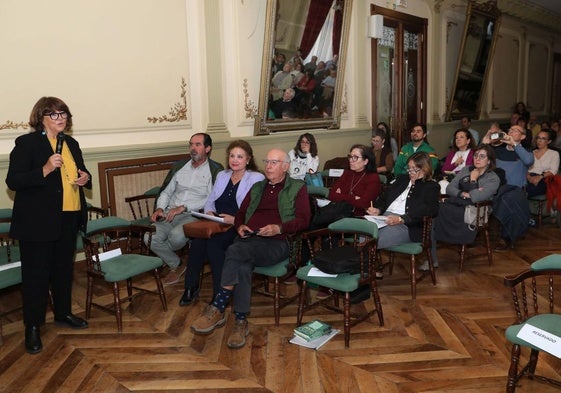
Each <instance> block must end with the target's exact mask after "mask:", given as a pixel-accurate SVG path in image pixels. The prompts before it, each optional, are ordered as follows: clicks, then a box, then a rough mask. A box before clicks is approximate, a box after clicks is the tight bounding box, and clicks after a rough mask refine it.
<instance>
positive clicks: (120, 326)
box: [113, 282, 123, 333]
mask: <svg viewBox="0 0 561 393" xmlns="http://www.w3.org/2000/svg"><path fill="white" fill-rule="evenodd" d="M113 303H114V304H115V318H116V319H117V330H118V331H119V333H121V332H122V331H123V315H122V311H121V297H120V296H119V283H118V282H114V283H113Z"/></svg>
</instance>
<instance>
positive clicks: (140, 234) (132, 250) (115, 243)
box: [83, 225, 167, 332]
mask: <svg viewBox="0 0 561 393" xmlns="http://www.w3.org/2000/svg"><path fill="white" fill-rule="evenodd" d="M154 231H155V228H153V227H151V226H137V225H131V226H128V225H127V226H121V227H116V228H108V229H107V228H106V229H100V230H97V231H94V232H90V233H89V234H88V236H87V237H86V236H85V237H84V238H83V241H84V248H85V253H86V264H87V276H88V286H87V295H86V318H89V317H90V315H91V307H92V305H95V306H97V307H99V308H101V309H103V310H106V311H110V312H114V313H115V318H116V319H117V329H118V331H119V332H122V330H123V322H122V311H121V304H122V303H124V302H126V301H129V302H131V301H132V299H133V298H134V297H135V296H136V295H137V294H139V291H140V292H149V293H153V294H157V295H158V296H159V297H160V300H161V302H162V307H163V309H164V311H167V301H166V295H165V292H164V287H163V285H162V281H161V279H160V275H159V273H158V268H159V267H161V266H162V265H163V262H162V260H161V259H160V258H158V257H154V256H150V242H151V240H152V232H154ZM111 250H113V252H114V254H104V253H106V252H107V251H111ZM115 250H116V251H115ZM100 251H101V252H100ZM148 272H151V273H152V275H153V276H154V279H155V283H156V290H148V289H145V288H140V287H136V286H133V283H132V280H133V278H135V277H137V276H139V275H141V274H143V273H148ZM96 279H97V280H99V281H101V280H103V281H104V282H107V283H110V284H111V286H112V289H113V300H114V301H113V306H112V307H109V306H106V305H100V304H96V303H94V302H93V284H94V280H96ZM122 281H125V282H126V288H127V296H126V297H124V298H121V295H120V289H119V282H122ZM133 290H136V292H133Z"/></svg>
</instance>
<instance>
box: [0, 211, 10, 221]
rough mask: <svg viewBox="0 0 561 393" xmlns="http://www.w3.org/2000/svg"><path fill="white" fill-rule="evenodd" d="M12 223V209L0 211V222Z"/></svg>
mask: <svg viewBox="0 0 561 393" xmlns="http://www.w3.org/2000/svg"><path fill="white" fill-rule="evenodd" d="M10 221H12V209H11V208H6V209H0V222H10Z"/></svg>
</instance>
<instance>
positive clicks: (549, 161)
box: [526, 131, 559, 197]
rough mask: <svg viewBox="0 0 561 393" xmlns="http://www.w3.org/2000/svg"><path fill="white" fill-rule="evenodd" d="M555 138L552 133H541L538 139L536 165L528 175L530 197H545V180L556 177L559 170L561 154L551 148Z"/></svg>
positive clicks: (535, 153) (527, 188)
mask: <svg viewBox="0 0 561 393" xmlns="http://www.w3.org/2000/svg"><path fill="white" fill-rule="evenodd" d="M553 138H554V136H553V133H552V132H551V131H540V132H539V133H538V136H537V137H536V149H535V150H534V164H533V165H532V166H531V167H530V168H529V169H528V174H527V175H526V180H528V184H527V185H526V193H527V194H528V197H534V196H536V195H544V194H545V192H546V185H545V178H546V177H549V176H555V175H556V174H557V171H558V170H559V153H558V152H557V151H555V150H551V149H550V148H549V145H550V144H551V142H552V141H553Z"/></svg>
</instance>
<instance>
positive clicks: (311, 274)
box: [308, 266, 337, 277]
mask: <svg viewBox="0 0 561 393" xmlns="http://www.w3.org/2000/svg"><path fill="white" fill-rule="evenodd" d="M308 277H337V274H329V273H324V272H322V271H321V270H319V269H318V268H317V267H315V266H313V267H312V268H311V269H310V271H309V272H308Z"/></svg>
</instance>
